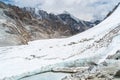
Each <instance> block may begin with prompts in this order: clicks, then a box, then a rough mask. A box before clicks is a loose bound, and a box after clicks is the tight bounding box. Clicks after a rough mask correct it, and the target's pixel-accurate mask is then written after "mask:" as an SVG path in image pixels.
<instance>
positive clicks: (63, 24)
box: [0, 2, 95, 46]
mask: <svg viewBox="0 0 120 80" xmlns="http://www.w3.org/2000/svg"><path fill="white" fill-rule="evenodd" d="M64 16H67V15H59V16H58V15H54V14H51V13H50V14H48V13H47V12H45V11H43V10H37V11H36V9H35V8H28V7H26V8H19V7H17V6H13V5H7V4H4V3H2V2H0V46H7V45H18V44H27V43H28V42H29V41H33V40H39V39H48V38H63V37H68V36H71V35H74V34H76V33H79V32H82V31H85V30H86V29H88V28H90V27H93V26H94V25H95V24H94V23H90V22H85V21H80V20H79V22H77V21H76V20H75V19H73V18H72V17H71V16H68V17H65V18H66V19H65V20H66V21H64V20H63V17H64ZM67 18H68V19H67ZM87 24H88V25H87Z"/></svg>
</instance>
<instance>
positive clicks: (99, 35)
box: [0, 5, 120, 80]
mask: <svg viewBox="0 0 120 80" xmlns="http://www.w3.org/2000/svg"><path fill="white" fill-rule="evenodd" d="M119 13H120V5H118V7H117V8H116V10H115V11H114V13H113V14H112V15H110V16H109V17H108V18H107V19H105V20H104V21H103V22H101V23H100V24H98V25H97V26H95V27H93V28H91V29H89V30H87V31H85V32H82V33H80V34H77V35H74V36H72V37H69V38H63V39H47V40H36V41H32V42H29V43H28V45H22V46H10V47H0V79H1V80H28V79H25V78H29V80H30V78H31V77H32V76H33V77H34V76H37V75H41V74H43V73H45V72H56V71H59V72H60V71H61V72H62V71H65V72H66V71H67V72H76V73H75V74H73V75H71V76H70V77H65V78H63V79H62V80H80V79H82V80H89V79H90V78H91V76H89V75H93V76H92V78H91V80H104V79H105V80H106V79H107V80H116V78H115V79H114V77H116V76H119V74H118V73H119V70H120V69H119V68H120V65H119V64H118V63H119V61H120V60H119V59H120V58H119V56H118V55H119V54H120V15H119ZM107 60H108V61H107ZM91 65H93V66H92V67H91ZM96 66H97V67H96ZM74 67H78V68H79V70H80V71H81V68H82V69H85V71H83V72H82V73H81V72H79V71H78V72H77V71H76V70H78V69H74ZM67 68H68V69H67ZM86 68H87V69H86ZM71 69H72V70H73V71H69V70H71ZM109 69H110V70H109ZM101 70H104V71H106V72H107V70H108V71H110V73H105V76H104V75H103V74H102V73H101ZM99 71H100V73H99ZM117 71H118V72H117ZM92 73H93V74H92ZM96 73H98V74H96ZM111 73H112V74H111ZM106 74H107V75H106ZM96 75H98V76H96ZM101 75H103V76H104V77H103V76H101ZM110 75H111V76H112V77H111V76H110ZM94 76H95V79H94ZM99 76H100V79H99ZM106 76H107V77H106ZM109 76H110V78H108V77H109ZM38 77H39V76H38ZM101 77H102V78H101ZM47 78H48V77H47ZM96 78H97V79H96ZM34 79H35V78H34ZM31 80H33V78H31ZM49 80H54V78H52V79H50V77H49ZM118 80H119V79H118Z"/></svg>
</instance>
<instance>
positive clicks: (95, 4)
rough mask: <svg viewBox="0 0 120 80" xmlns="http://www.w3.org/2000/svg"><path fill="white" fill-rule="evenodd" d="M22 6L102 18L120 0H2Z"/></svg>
mask: <svg viewBox="0 0 120 80" xmlns="http://www.w3.org/2000/svg"><path fill="white" fill-rule="evenodd" d="M2 1H4V2H5V1H6V2H7V3H12V4H15V5H17V6H20V7H35V8H39V9H43V10H46V11H47V12H49V13H55V14H59V13H62V12H64V11H68V12H69V13H71V14H73V15H74V16H76V17H78V18H79V19H83V20H88V21H89V20H93V19H102V18H103V17H104V16H105V15H106V14H107V13H108V12H109V11H110V10H112V8H113V7H114V6H115V5H116V4H117V3H118V2H119V1H120V0H2Z"/></svg>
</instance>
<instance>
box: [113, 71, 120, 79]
mask: <svg viewBox="0 0 120 80" xmlns="http://www.w3.org/2000/svg"><path fill="white" fill-rule="evenodd" d="M114 77H117V78H120V70H118V71H117V72H116V73H115V76H114Z"/></svg>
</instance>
